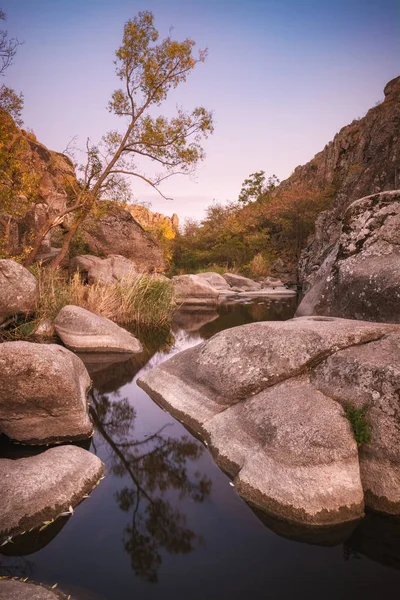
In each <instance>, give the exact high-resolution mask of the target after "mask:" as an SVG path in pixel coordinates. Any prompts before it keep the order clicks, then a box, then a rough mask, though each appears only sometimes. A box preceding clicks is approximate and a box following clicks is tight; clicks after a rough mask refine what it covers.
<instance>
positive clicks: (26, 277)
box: [0, 260, 39, 323]
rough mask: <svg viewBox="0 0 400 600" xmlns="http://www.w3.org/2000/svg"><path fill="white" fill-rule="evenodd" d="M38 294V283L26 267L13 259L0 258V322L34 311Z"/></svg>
mask: <svg viewBox="0 0 400 600" xmlns="http://www.w3.org/2000/svg"><path fill="white" fill-rule="evenodd" d="M38 295H39V290H38V283H37V281H36V278H35V277H34V276H33V275H32V273H30V272H29V271H28V269H25V267H23V266H22V265H20V264H18V263H16V262H14V261H13V260H0V323H2V322H3V321H5V319H7V318H8V317H11V316H12V315H16V314H25V315H26V314H29V313H32V312H34V311H35V308H36V302H37V300H38Z"/></svg>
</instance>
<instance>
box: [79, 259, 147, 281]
mask: <svg viewBox="0 0 400 600" xmlns="http://www.w3.org/2000/svg"><path fill="white" fill-rule="evenodd" d="M69 269H70V273H71V274H73V273H76V272H77V271H79V273H81V274H82V276H83V278H84V279H85V280H86V281H87V282H88V283H97V282H100V283H105V284H110V283H111V284H112V283H117V282H118V281H121V279H128V278H132V277H134V276H135V275H137V274H138V272H137V269H136V265H135V263H134V262H132V261H131V260H128V259H127V258H124V257H123V256H108V257H107V258H100V257H99V256H92V255H90V254H85V255H81V256H76V257H75V258H73V259H72V260H71V261H70V265H69Z"/></svg>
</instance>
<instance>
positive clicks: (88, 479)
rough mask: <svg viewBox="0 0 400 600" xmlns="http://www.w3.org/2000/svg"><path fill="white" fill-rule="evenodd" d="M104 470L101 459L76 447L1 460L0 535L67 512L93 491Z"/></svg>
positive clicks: (40, 522) (64, 447)
mask: <svg viewBox="0 0 400 600" xmlns="http://www.w3.org/2000/svg"><path fill="white" fill-rule="evenodd" d="M103 472H104V468H103V464H102V462H101V460H100V459H99V458H98V457H97V456H95V455H94V454H92V453H91V452H88V451H87V450H83V449H82V448H79V447H77V446H60V447H58V448H50V449H49V450H46V451H45V452H43V453H42V454H38V455H36V456H30V457H28V458H19V459H16V460H11V459H6V458H4V459H1V460H0V477H1V481H2V490H1V491H2V494H1V496H2V499H1V500H2V501H1V507H0V538H1V539H4V538H7V537H8V536H14V535H17V534H20V533H22V532H24V531H26V530H28V529H31V528H35V527H40V526H41V525H43V523H44V522H45V521H51V520H52V519H56V518H57V517H59V516H60V515H61V513H63V512H66V511H67V512H68V511H69V507H70V506H72V508H74V507H75V506H76V505H77V504H79V502H80V501H81V500H82V499H83V497H84V496H85V494H88V493H89V492H91V491H92V490H93V488H94V487H95V485H96V483H97V482H98V480H99V479H100V477H102V475H103Z"/></svg>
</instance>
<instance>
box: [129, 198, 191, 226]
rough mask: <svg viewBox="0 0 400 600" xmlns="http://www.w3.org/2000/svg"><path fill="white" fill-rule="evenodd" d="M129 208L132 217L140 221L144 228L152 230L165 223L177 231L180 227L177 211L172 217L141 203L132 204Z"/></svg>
mask: <svg viewBox="0 0 400 600" xmlns="http://www.w3.org/2000/svg"><path fill="white" fill-rule="evenodd" d="M127 209H128V210H129V212H130V213H131V215H132V217H133V218H134V219H135V220H136V221H137V222H138V223H140V225H141V226H142V227H143V229H146V230H152V229H153V228H158V227H162V226H163V225H167V226H168V227H170V228H171V229H173V230H174V231H177V229H178V227H179V217H178V215H177V214H176V213H174V214H173V215H172V217H166V216H165V215H163V214H161V213H158V212H152V211H151V210H149V209H148V208H146V207H145V206H141V205H140V204H130V205H129V206H127Z"/></svg>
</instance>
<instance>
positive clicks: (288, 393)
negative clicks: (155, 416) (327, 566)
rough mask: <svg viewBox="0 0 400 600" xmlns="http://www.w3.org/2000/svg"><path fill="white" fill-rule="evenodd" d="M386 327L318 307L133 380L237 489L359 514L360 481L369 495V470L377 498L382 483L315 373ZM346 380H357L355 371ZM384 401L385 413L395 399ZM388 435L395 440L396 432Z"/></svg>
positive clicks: (328, 518)
mask: <svg viewBox="0 0 400 600" xmlns="http://www.w3.org/2000/svg"><path fill="white" fill-rule="evenodd" d="M393 332H397V333H393ZM391 335H393V336H395V335H396V336H399V335H400V327H399V326H397V325H391V324H377V323H368V322H361V321H350V320H346V319H333V318H324V317H314V318H299V319H292V320H290V321H285V322H264V323H252V324H250V325H244V326H241V327H235V328H233V329H228V330H225V331H223V332H221V333H218V334H217V335H215V336H214V337H213V338H211V339H210V340H208V341H206V342H203V343H202V344H200V345H198V346H196V347H194V348H190V349H189V350H186V351H184V352H182V353H180V354H177V355H175V356H174V357H172V358H171V359H170V360H168V361H166V362H165V363H163V364H161V365H159V366H158V367H156V368H155V369H153V370H151V371H149V372H147V373H146V374H145V375H144V376H143V377H141V378H140V380H139V381H138V383H139V385H140V386H141V387H143V389H145V390H146V391H147V392H148V393H149V394H150V395H151V396H152V397H153V398H154V399H155V400H156V401H157V402H159V403H160V404H161V405H162V406H163V407H165V408H168V409H169V410H170V411H171V412H172V413H173V414H174V415H176V416H177V417H178V418H179V419H181V420H182V421H183V422H184V423H186V424H187V425H188V426H189V427H191V428H192V429H194V430H195V431H197V432H200V433H201V434H202V435H203V436H204V437H205V439H206V440H207V442H208V444H209V445H210V449H211V451H212V453H213V454H214V455H215V458H216V460H217V462H218V463H219V464H220V465H221V466H222V467H223V468H224V469H225V470H227V471H228V472H229V473H231V474H232V475H233V476H234V477H235V485H236V486H237V488H238V490H239V492H240V493H241V494H242V495H243V497H244V498H245V499H247V500H249V501H250V502H252V503H254V504H255V505H256V506H258V507H260V508H262V509H264V510H266V511H267V512H268V513H270V514H272V515H274V516H278V517H280V518H284V519H286V520H289V521H292V522H296V523H302V524H306V525H330V524H337V523H343V522H346V521H351V520H353V519H356V518H358V517H360V516H361V515H362V512H363V502H364V500H363V496H364V492H363V487H362V486H363V485H364V481H365V482H366V483H365V500H366V502H367V503H369V502H370V497H371V494H370V493H369V492H368V490H369V489H370V488H371V487H372V484H370V483H368V478H370V479H372V480H373V481H374V482H376V484H375V487H374V494H377V495H379V497H380V498H381V504H380V506H383V503H384V500H382V498H386V502H390V500H389V496H390V494H391V493H389V492H388V489H389V486H388V485H387V486H386V487H384V486H383V485H382V486H381V483H382V480H383V479H384V478H383V477H381V478H380V479H378V478H377V475H376V469H375V471H373V468H372V467H371V468H370V466H369V464H370V463H369V464H367V461H364V459H362V460H361V459H360V460H359V457H358V453H357V446H356V443H355V439H354V435H353V432H352V430H351V427H350V424H349V421H348V420H347V419H346V416H345V412H344V409H343V407H342V406H341V404H345V402H344V401H343V402H342V401H341V400H340V399H339V398H338V397H337V395H335V394H333V393H331V389H328V388H327V386H325V387H323V385H322V384H321V381H322V380H323V378H324V374H322V375H319V376H320V379H318V380H317V374H319V373H320V371H319V369H323V368H325V365H329V364H330V363H329V361H334V360H335V359H336V356H341V354H343V355H345V353H346V352H349V353H351V352H352V351H353V353H354V354H355V355H357V356H358V354H357V353H358V352H359V351H360V350H362V351H363V352H365V351H366V350H365V349H366V348H370V349H371V352H374V348H373V345H374V344H378V343H383V340H391V339H392V338H391ZM396 339H397V338H396ZM387 343H389V342H387ZM390 343H391V344H393V343H394V342H393V341H392V342H390ZM399 352H400V351H399ZM388 353H389V349H388V350H387V354H388ZM398 356H399V354H398ZM363 361H364V358H361V359H360V362H363ZM364 362H365V361H364ZM349 364H350V363H349ZM363 364H364V363H363ZM390 368H393V369H394V368H395V365H394V361H393V360H392V362H391V363H390ZM350 370H351V369H350V367H349V371H350ZM331 371H332V373H336V371H335V370H334V369H333V368H332V369H331ZM374 373H375V372H374ZM395 375H396V373H394V376H393V380H394V379H395ZM374 377H375V374H374V375H372V379H374ZM328 382H329V379H328ZM327 385H328V384H327ZM352 385H353V389H354V390H356V389H358V387H357V386H359V380H356V379H355V380H354V382H353V383H352ZM334 386H336V387H338V386H337V383H334V384H332V387H334ZM351 395H352V394H351V392H349V394H348V396H349V400H348V401H349V403H353V402H354V400H352V399H351ZM354 398H357V395H356V392H355V391H354ZM385 402H386V405H387V406H388V408H387V410H386V412H387V415H389V414H390V410H393V407H394V405H393V403H392V404H390V402H389V401H388V400H385ZM393 402H394V400H393ZM398 403H399V399H398V398H397V405H398ZM386 405H385V406H386ZM398 408H400V407H398ZM396 414H397V413H396ZM387 419H388V417H387V418H386V421H385V420H384V419H383V418H382V428H383V427H387ZM376 435H378V433H377V434H376ZM396 439H397V445H400V444H399V442H400V433H399V432H398V433H397V438H396ZM391 444H392V442H391ZM371 448H372V446H371ZM365 452H367V450H365ZM375 455H376V454H375ZM375 455H374V456H375ZM385 456H386V455H385ZM360 464H361V476H360ZM375 465H376V463H375ZM375 465H373V467H375ZM366 473H368V475H367V474H366ZM390 477H391V476H390V474H389V475H388V476H387V477H385V479H386V480H389V479H390ZM361 479H362V480H363V481H361ZM393 483H394V484H395V483H396V481H394V482H393ZM368 486H369V487H368ZM393 487H394V485H393ZM378 492H379V493H378ZM396 493H397V492H396ZM393 494H394V492H393Z"/></svg>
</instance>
